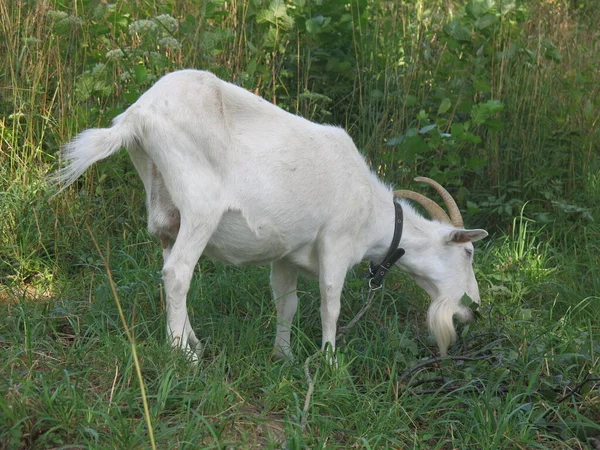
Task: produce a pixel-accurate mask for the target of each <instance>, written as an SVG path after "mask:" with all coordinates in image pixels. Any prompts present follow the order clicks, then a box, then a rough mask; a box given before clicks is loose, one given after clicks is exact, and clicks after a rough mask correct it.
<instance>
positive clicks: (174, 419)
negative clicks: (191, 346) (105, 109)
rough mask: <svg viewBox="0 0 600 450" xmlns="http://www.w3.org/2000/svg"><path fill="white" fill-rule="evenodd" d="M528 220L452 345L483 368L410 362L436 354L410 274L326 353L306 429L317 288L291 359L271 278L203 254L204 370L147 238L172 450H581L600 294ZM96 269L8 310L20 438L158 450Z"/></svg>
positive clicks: (147, 376)
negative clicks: (181, 331) (330, 360)
mask: <svg viewBox="0 0 600 450" xmlns="http://www.w3.org/2000/svg"><path fill="white" fill-rule="evenodd" d="M524 224H529V225H528V226H527V227H525V225H524ZM516 225H517V229H516V231H515V233H516V234H517V235H518V236H514V237H513V236H511V237H509V238H506V239H495V240H494V241H493V242H490V243H488V244H487V245H485V246H484V248H482V249H481V251H480V252H479V255H478V264H477V271H478V276H479V279H480V284H481V288H482V297H483V298H484V305H483V307H482V311H481V317H480V319H479V320H478V321H477V322H475V323H474V324H472V325H470V326H469V327H468V328H463V329H462V332H461V339H460V341H459V343H458V344H457V346H455V347H454V349H453V352H452V354H453V355H454V356H468V357H470V358H471V359H472V360H466V361H465V360H463V361H461V360H456V361H443V362H441V363H439V364H437V365H434V364H426V365H424V366H423V367H422V368H421V369H418V370H411V368H413V367H414V366H415V365H417V364H419V363H422V362H423V361H426V360H427V358H430V357H431V356H432V355H434V352H435V348H434V344H433V342H431V340H430V339H429V338H428V336H427V333H426V331H425V329H424V320H423V319H424V315H425V311H426V307H427V301H426V299H425V297H424V295H423V294H422V293H420V292H419V291H418V290H417V288H416V287H415V286H414V284H413V283H412V282H411V281H409V280H408V279H406V278H405V277H404V276H402V275H401V274H399V273H397V272H393V273H392V274H390V275H391V276H390V278H389V279H388V280H387V286H386V289H385V290H383V291H382V293H381V294H380V295H378V298H377V299H376V302H375V304H374V306H373V308H372V309H371V310H370V311H369V313H368V314H367V316H365V318H364V319H363V321H361V322H360V323H359V324H358V325H357V326H356V327H355V328H353V329H352V331H351V332H350V333H349V334H348V336H347V338H346V342H345V343H344V344H342V346H341V348H340V355H339V359H338V364H339V367H338V368H332V367H330V366H329V365H328V364H327V363H326V362H325V360H324V358H323V357H322V356H317V357H315V358H314V359H313V361H314V362H313V363H311V365H310V371H311V374H312V376H313V378H314V380H315V390H314V393H313V395H312V399H311V404H310V408H309V410H308V418H307V423H306V427H305V428H304V429H303V428H302V426H301V419H302V407H303V404H304V399H305V395H306V392H307V388H308V386H307V382H306V378H305V375H304V371H303V362H304V360H305V358H306V357H307V356H309V355H313V354H315V353H317V352H318V347H319V334H320V329H319V328H320V325H319V318H318V297H317V292H318V290H317V286H316V285H315V283H314V282H303V283H302V284H301V286H300V289H301V291H302V294H301V301H300V308H299V318H298V320H297V324H298V327H299V328H300V329H297V330H295V339H294V351H295V353H296V355H297V363H293V364H290V363H282V362H280V361H276V360H272V359H271V353H270V352H271V345H272V340H273V338H274V325H275V317H274V311H273V309H274V308H273V305H272V302H271V300H270V294H269V288H268V273H267V270H266V269H264V268H252V267H250V268H243V269H240V268H232V267H229V266H223V265H220V264H213V263H210V262H207V261H203V262H202V263H201V264H200V266H199V271H198V274H197V276H196V277H195V279H194V282H193V286H192V293H191V294H190V298H189V308H190V312H191V317H192V322H193V323H194V325H195V328H196V330H197V332H198V334H199V336H202V339H203V340H204V342H205V350H204V353H203V355H202V357H201V359H200V361H199V363H198V365H197V366H194V365H192V364H190V363H189V361H187V360H186V358H185V357H184V355H182V354H181V353H179V352H173V350H172V349H171V348H170V347H169V346H168V345H167V343H166V337H165V332H164V328H165V327H164V317H163V313H162V309H163V308H162V298H161V296H160V294H159V284H160V278H159V269H160V263H159V258H158V248H157V247H158V246H157V245H156V243H152V242H148V239H147V237H146V236H144V235H143V234H140V235H136V236H135V237H134V238H132V239H131V240H129V241H125V245H124V248H123V250H115V249H114V248H113V249H112V251H111V255H110V267H111V270H112V273H113V277H114V279H115V282H116V286H117V290H118V293H119V297H120V299H121V302H122V307H123V309H124V313H125V317H126V320H127V322H128V327H129V329H130V330H131V332H132V334H133V336H134V342H135V345H136V349H137V353H138V355H139V360H140V368H141V373H142V376H143V380H144V384H145V386H146V390H147V400H148V404H149V412H150V418H151V423H152V427H153V432H154V436H155V439H156V444H157V448H171V447H177V448H198V446H200V444H201V446H202V447H207V448H211V447H214V448H223V447H234V448H248V447H255V448H280V447H281V446H282V443H283V442H285V443H286V444H285V445H286V446H287V447H288V448H306V447H310V448H317V447H319V448H320V447H323V446H326V447H328V448H348V447H351V446H355V447H357V448H385V447H389V448H448V447H452V448H581V447H579V445H580V443H584V442H586V439H587V438H591V437H594V436H596V437H597V436H598V435H599V434H600V426H599V425H598V421H599V419H600V405H599V403H598V376H599V374H598V366H599V364H600V330H599V329H598V325H597V320H596V318H597V317H598V314H599V312H600V311H599V306H598V304H599V298H598V297H597V296H596V297H593V296H587V297H584V296H582V294H580V292H581V291H585V290H586V289H585V288H583V289H582V288H581V287H579V286H576V285H573V284H570V283H569V277H571V276H572V275H573V274H572V273H570V272H569V271H568V270H563V269H561V266H562V265H563V264H564V263H566V262H568V260H567V259H566V257H565V256H562V258H559V257H558V256H557V255H553V254H552V251H553V248H552V246H551V245H546V244H544V243H543V239H542V235H541V234H540V233H537V232H535V231H532V229H533V224H530V223H528V222H525V221H517V222H516ZM140 238H141V239H140ZM116 239H117V238H115V240H116ZM138 239H140V241H139V244H138V243H137V241H138ZM121 242H122V241H121ZM107 250H108V249H107V248H106V247H105V248H104V249H103V252H106V251H107ZM91 253H93V250H91ZM590 256H591V255H590ZM570 258H573V256H572V255H570ZM571 260H572V259H571ZM142 261H144V263H143V264H142ZM580 262H581V263H582V264H584V263H585V260H583V261H580ZM500 263H504V264H505V266H504V267H498V264H500ZM588 263H589V261H588ZM82 271H83V273H85V274H86V275H85V277H84V278H82V281H84V280H85V281H84V286H78V283H77V284H74V286H73V287H71V288H67V289H65V291H64V292H62V293H61V294H60V296H57V297H56V298H53V299H51V300H50V301H38V302H35V301H20V302H17V303H14V304H5V305H3V306H2V307H1V309H2V311H1V317H2V319H1V321H2V322H1V323H2V332H1V339H2V341H1V348H2V361H3V366H2V374H3V377H2V380H3V381H2V391H3V392H4V393H5V395H4V397H3V398H0V411H1V413H0V414H1V419H2V422H3V424H2V426H0V430H1V431H0V442H3V443H4V446H5V447H6V448H60V447H61V446H67V445H73V446H75V447H79V448H81V447H83V448H86V447H90V448H148V447H149V437H148V427H147V422H146V420H145V419H144V412H143V403H142V398H141V393H140V388H139V382H138V379H137V377H136V374H135V373H136V369H135V364H134V360H133V357H132V353H131V348H130V346H129V341H128V338H127V335H126V333H125V332H124V328H123V326H122V324H121V323H120V322H119V319H118V311H117V307H116V305H115V302H114V298H113V295H112V293H111V287H110V283H109V281H108V279H107V276H106V273H105V271H104V268H103V266H102V262H101V260H100V259H99V258H98V259H97V260H96V261H93V262H90V263H88V264H86V266H85V268H84V269H82ZM364 272H365V268H364V267H359V268H358V270H357V272H356V273H354V274H351V275H350V277H349V280H348V289H347V291H346V293H345V295H344V298H345V302H344V308H343V313H342V318H341V320H340V321H341V323H346V322H347V321H349V320H350V319H351V317H352V316H353V314H354V313H356V312H357V311H358V309H360V306H361V302H362V297H361V290H363V289H364V281H363V279H362V276H364ZM586 379H590V381H589V382H587V383H584V382H585V381H586Z"/></svg>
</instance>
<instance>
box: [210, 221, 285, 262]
mask: <svg viewBox="0 0 600 450" xmlns="http://www.w3.org/2000/svg"><path fill="white" fill-rule="evenodd" d="M288 252H289V248H287V247H286V245H285V243H284V240H283V239H282V237H281V235H280V234H279V232H278V230H277V228H276V227H275V226H274V224H273V223H272V222H271V221H269V220H268V219H264V218H263V219H258V220H256V221H252V224H251V225H250V224H249V221H248V220H246V219H245V218H244V216H243V215H242V213H241V212H240V211H227V212H226V213H225V214H223V217H222V218H221V221H220V222H219V226H218V228H217V230H216V231H215V232H214V233H213V235H212V236H211V238H210V240H209V242H208V244H207V246H206V249H205V251H204V254H205V255H206V256H207V257H208V258H210V259H213V260H218V261H222V262H225V263H228V264H234V265H242V264H265V263H269V262H271V261H273V260H275V259H279V258H281V257H282V256H283V255H285V254H286V253H288Z"/></svg>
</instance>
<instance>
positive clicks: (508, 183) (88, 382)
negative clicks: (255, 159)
mask: <svg viewBox="0 0 600 450" xmlns="http://www.w3.org/2000/svg"><path fill="white" fill-rule="evenodd" d="M122 3H125V4H119V5H117V6H111V5H105V4H104V3H102V2H100V3H97V2H93V1H87V0H86V1H80V0H78V1H75V2H69V3H68V4H66V3H65V2H60V1H54V0H50V1H47V2H3V1H2V0H0V25H1V28H0V29H1V34H0V76H1V78H0V79H1V83H2V86H1V88H2V90H1V91H0V394H1V395H0V449H30V448H31V449H54V448H77V449H79V448H93V449H96V448H118V449H138V448H139V449H146V448H152V447H153V446H154V447H155V448H159V449H163V448H191V449H193V448H289V449H296V448H297V449H300V448H339V449H342V448H364V449H371V448H373V449H374V448H413V449H450V448H458V449H462V448H472V449H504V448H505V449H535V448H539V449H597V448H600V325H599V322H598V318H599V317H600V275H599V274H600V260H599V257H598V255H599V254H600V225H599V224H598V220H600V209H599V206H598V199H599V198H600V159H599V157H598V148H597V147H598V133H599V132H600V128H599V119H600V113H599V111H600V95H599V91H600V83H598V81H599V79H600V76H599V74H600V49H599V48H598V45H597V39H598V31H597V30H598V27H597V25H598V24H597V23H596V22H597V20H596V22H595V21H594V19H593V17H595V16H593V15H591V14H590V11H593V4H592V2H585V1H580V2H560V1H548V2H543V1H539V2H538V1H532V2H512V3H510V4H511V5H512V6H501V5H500V4H499V5H500V6H497V7H496V6H495V5H496V3H495V2H485V1H472V2H466V3H463V2H453V1H450V2H447V1H444V2H442V1H437V0H429V1H418V2H398V4H396V3H395V2H376V1H373V2H371V1H369V2H367V1H358V2H345V1H342V0H332V1H331V2H324V3H325V4H324V5H322V4H319V3H320V2H314V4H313V3H312V2H308V1H306V2H305V1H289V2H279V1H268V2H258V1H257V2H240V1H232V2H222V1H216V2H191V1H190V2H158V1H155V2H151V1H145V2H141V1H140V2H136V3H135V4H133V3H132V4H131V5H129V4H128V3H129V2H122ZM409 3H410V4H409ZM506 3H508V2H506ZM465 5H466V6H465ZM486 5H487V6H486ZM524 5H528V6H527V7H526V6H524ZM590 17H592V19H590ZM182 67H197V68H204V69H209V70H212V71H214V72H216V73H218V74H219V75H220V76H221V77H223V78H225V79H228V80H231V81H234V82H236V83H238V84H240V85H242V86H244V87H246V88H248V89H251V90H252V91H254V92H257V93H260V94H261V95H263V96H264V97H265V98H267V99H269V100H272V101H274V102H276V103H277V104H278V105H280V106H282V107H284V108H286V109H288V110H290V111H293V112H297V113H299V114H302V115H304V116H305V117H308V118H310V119H312V120H315V121H319V122H329V123H335V124H339V125H341V126H344V127H345V128H346V129H348V131H349V132H350V133H351V134H352V136H353V138H354V139H355V141H356V142H357V145H358V146H359V148H360V149H361V151H363V152H364V153H365V155H366V156H367V158H368V160H369V162H370V163H371V164H372V165H373V167H374V170H376V171H377V172H378V174H379V175H380V176H381V177H382V178H384V179H385V180H387V181H388V182H390V183H393V184H396V185H398V186H408V185H409V184H408V183H409V180H410V179H411V178H413V177H414V176H416V175H428V176H432V177H433V178H436V179H438V180H440V181H441V182H443V183H444V184H446V185H448V187H449V189H450V191H451V192H453V193H454V194H455V195H456V197H457V198H458V200H459V202H460V204H461V206H462V207H463V208H464V211H465V217H466V222H467V225H469V226H472V227H476V226H480V227H486V228H487V229H488V230H490V231H491V237H490V238H488V239H487V240H485V241H482V242H481V243H479V244H478V248H477V255H476V261H475V270H476V274H477V278H478V280H479V285H480V290H481V296H482V300H483V304H482V307H481V310H480V313H481V314H480V317H479V319H478V320H477V321H476V322H474V323H473V324H470V325H469V326H465V327H462V328H460V329H459V335H460V339H459V342H458V343H457V344H456V345H455V346H454V347H453V348H452V349H451V352H450V354H451V358H449V359H446V360H443V361H437V360H435V359H433V358H434V357H435V354H436V353H435V352H436V349H435V345H434V342H433V340H432V339H431V337H430V336H429V335H428V333H427V330H426V326H425V314H426V311H427V307H428V298H427V296H426V295H425V293H424V292H422V291H420V290H419V288H418V287H417V286H416V285H415V284H414V283H413V282H412V281H411V280H410V279H409V278H408V277H406V276H404V275H402V274H401V273H399V272H398V271H393V272H391V273H390V275H389V278H387V279H386V284H385V287H384V289H382V290H381V291H379V293H378V294H377V297H376V299H375V303H374V305H373V307H372V308H371V309H370V310H369V312H368V313H367V315H366V316H365V317H364V318H363V319H362V320H361V321H360V322H359V323H358V324H357V325H356V326H355V327H354V328H353V329H352V330H351V331H350V332H349V334H348V335H347V336H346V337H345V340H344V342H341V343H340V349H339V354H338V367H337V368H333V367H331V366H330V365H328V364H327V363H326V362H325V361H324V358H323V357H322V355H321V354H320V353H319V351H318V349H319V348H320V320H319V314H318V310H319V297H318V286H317V285H316V283H315V282H314V281H310V280H309V281H307V280H302V281H301V282H300V285H299V289H300V294H299V296H300V305H299V314H298V316H297V319H296V324H295V329H294V334H293V338H294V340H293V349H294V352H295V355H296V362H295V363H284V362H281V361H278V360H273V359H272V357H271V350H272V341H273V339H274V334H275V311H274V305H273V303H272V300H271V294H270V290H269V283H268V268H266V267H244V268H236V267H231V266H225V265H221V264H218V263H212V262H209V261H206V260H204V259H203V260H201V262H200V263H199V265H198V268H197V273H196V276H195V278H194V281H193V284H192V289H191V291H190V296H189V299H188V306H189V310H190V316H191V320H192V323H193V325H194V327H195V329H196V332H197V334H198V336H199V337H200V338H201V339H202V340H203V342H204V344H205V348H204V353H203V354H202V355H201V358H200V360H199V363H198V364H197V365H192V364H190V362H189V361H188V360H186V358H185V357H184V355H182V354H180V353H178V352H174V351H173V350H172V349H171V348H170V347H169V345H168V344H167V342H166V341H167V339H166V336H165V320H164V298H163V294H162V291H161V277H160V270H161V253H160V245H159V243H158V242H156V241H155V240H154V239H153V238H152V237H151V236H149V234H148V233H147V232H146V230H145V225H146V224H145V211H144V198H143V187H142V186H141V183H140V181H139V180H138V178H137V176H136V174H135V172H134V170H133V167H132V165H131V163H130V162H129V159H128V157H127V155H126V154H119V155H118V156H116V157H113V158H112V159H111V160H109V161H107V162H102V163H100V164H98V165H97V166H95V167H94V168H93V169H91V170H90V171H89V172H88V174H86V176H85V177H83V179H82V180H81V181H79V182H78V183H77V184H76V186H74V187H73V188H70V189H69V190H68V191H66V192H64V193H63V194H61V195H60V196H57V197H54V198H51V196H52V194H53V193H54V188H52V187H50V186H48V184H47V183H46V181H45V179H46V176H47V175H48V174H49V173H50V172H51V171H52V170H53V169H54V168H56V167H57V164H58V161H57V160H56V152H57V150H58V148H59V146H60V145H61V144H62V143H64V142H66V141H68V140H69V138H70V137H71V136H72V135H73V134H74V133H75V132H77V131H80V130H82V129H85V128H88V127H92V126H98V125H106V124H108V123H109V122H110V120H111V119H112V118H113V117H114V116H115V115H117V114H118V113H120V112H121V111H123V109H124V108H126V107H127V106H128V105H129V104H131V103H132V102H133V101H135V99H136V98H137V96H139V95H140V93H142V92H143V91H144V90H145V89H147V88H148V87H149V86H150V85H151V84H152V83H153V81H155V80H156V79H157V77H159V76H160V75H162V74H164V73H166V72H169V71H171V70H175V69H177V68H182ZM446 133H448V134H452V136H453V138H452V139H449V138H448V137H447V136H446ZM94 242H96V243H97V244H98V248H97V247H96V245H95V244H94ZM366 274H367V267H366V265H359V266H357V267H356V268H355V269H354V271H353V272H351V273H350V274H349V276H348V278H347V282H346V289H345V291H344V295H343V307H342V315H341V317H340V325H343V324H345V323H347V322H348V321H350V320H351V319H352V317H354V315H355V314H356V313H357V312H358V311H359V309H360V308H361V306H362V304H363V302H364V295H365V292H366V282H365V278H366ZM113 288H114V289H113ZM122 319H123V320H122ZM312 355H314V356H313V357H312V358H311V360H310V361H309V365H308V370H309V372H310V375H311V377H312V378H313V381H314V392H313V393H312V396H311V397H310V399H309V400H310V402H309V403H310V404H309V407H308V409H307V410H305V409H304V406H305V401H306V398H307V392H308V389H309V385H308V379H307V376H306V373H305V369H306V368H305V365H304V362H305V360H306V358H307V357H309V356H312Z"/></svg>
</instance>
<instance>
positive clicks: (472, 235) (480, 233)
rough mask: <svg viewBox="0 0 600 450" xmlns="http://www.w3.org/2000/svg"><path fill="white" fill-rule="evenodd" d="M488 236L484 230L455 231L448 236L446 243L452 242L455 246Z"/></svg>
mask: <svg viewBox="0 0 600 450" xmlns="http://www.w3.org/2000/svg"><path fill="white" fill-rule="evenodd" d="M487 235H488V233H487V231H485V230H479V229H477V230H462V229H455V230H452V231H451V232H450V234H448V242H454V243H455V244H461V243H465V242H477V241H480V240H481V239H483V238H484V237H486V236H487Z"/></svg>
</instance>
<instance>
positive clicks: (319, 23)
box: [306, 16, 331, 34]
mask: <svg viewBox="0 0 600 450" xmlns="http://www.w3.org/2000/svg"><path fill="white" fill-rule="evenodd" d="M330 22H331V17H323V16H316V17H313V18H312V19H308V20H307V21H306V31H307V32H309V33H310V34H315V33H319V32H320V31H321V30H322V29H323V28H325V27H326V26H327V25H329V23H330Z"/></svg>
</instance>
